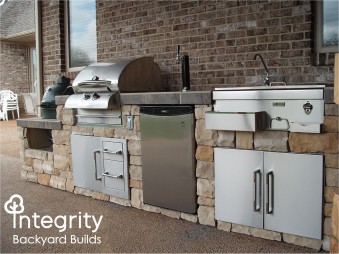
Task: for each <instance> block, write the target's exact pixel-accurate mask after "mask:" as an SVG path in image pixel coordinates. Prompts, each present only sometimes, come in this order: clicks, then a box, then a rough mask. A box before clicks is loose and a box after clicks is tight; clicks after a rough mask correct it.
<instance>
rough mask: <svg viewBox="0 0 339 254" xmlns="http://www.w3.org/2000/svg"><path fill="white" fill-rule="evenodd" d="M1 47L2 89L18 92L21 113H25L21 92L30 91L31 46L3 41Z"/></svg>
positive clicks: (0, 69) (0, 74)
mask: <svg viewBox="0 0 339 254" xmlns="http://www.w3.org/2000/svg"><path fill="white" fill-rule="evenodd" d="M0 48H1V56H0V90H11V91H12V92H13V93H16V94H18V95H19V108H20V113H23V112H24V102H23V98H22V96H20V94H22V93H29V92H30V86H31V80H30V69H29V57H28V53H29V50H30V47H29V46H27V45H22V44H18V43H12V42H4V41H1V43H0ZM11 115H12V114H9V117H11Z"/></svg>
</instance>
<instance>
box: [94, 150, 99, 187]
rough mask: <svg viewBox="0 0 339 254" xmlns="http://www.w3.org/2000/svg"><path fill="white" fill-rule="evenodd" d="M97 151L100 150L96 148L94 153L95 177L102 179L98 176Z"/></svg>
mask: <svg viewBox="0 0 339 254" xmlns="http://www.w3.org/2000/svg"><path fill="white" fill-rule="evenodd" d="M97 153H100V150H95V151H94V152H93V155H94V174H95V179H96V180H100V181H101V177H100V178H98V169H97V156H96V154H97Z"/></svg>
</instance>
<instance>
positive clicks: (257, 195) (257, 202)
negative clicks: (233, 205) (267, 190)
mask: <svg viewBox="0 0 339 254" xmlns="http://www.w3.org/2000/svg"><path fill="white" fill-rule="evenodd" d="M258 178H259V181H258ZM260 210H261V171H260V169H257V170H256V171H254V172H253V211H255V212H259V211H260Z"/></svg>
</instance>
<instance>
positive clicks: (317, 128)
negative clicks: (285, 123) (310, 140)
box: [290, 122, 321, 133]
mask: <svg viewBox="0 0 339 254" xmlns="http://www.w3.org/2000/svg"><path fill="white" fill-rule="evenodd" d="M290 126H291V127H290V131H291V132H307V133H321V124H316V123H313V124H312V123H294V122H291V123H290Z"/></svg>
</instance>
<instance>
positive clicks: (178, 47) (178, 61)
mask: <svg viewBox="0 0 339 254" xmlns="http://www.w3.org/2000/svg"><path fill="white" fill-rule="evenodd" d="M179 54H180V45H177V56H176V58H175V59H176V60H177V63H180V55H179Z"/></svg>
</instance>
